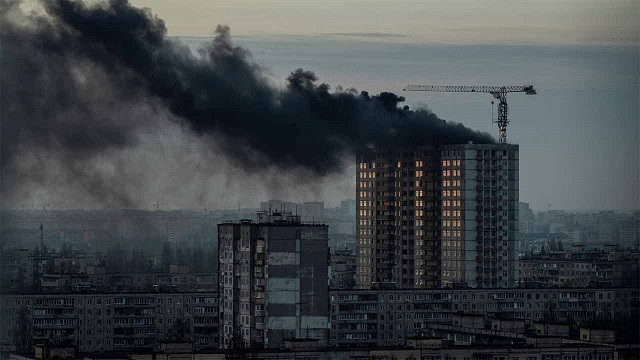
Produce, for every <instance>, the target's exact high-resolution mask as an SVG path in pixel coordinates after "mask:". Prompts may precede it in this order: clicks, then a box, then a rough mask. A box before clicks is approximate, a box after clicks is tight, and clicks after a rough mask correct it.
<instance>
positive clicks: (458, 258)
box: [440, 144, 519, 288]
mask: <svg viewBox="0 0 640 360" xmlns="http://www.w3.org/2000/svg"><path fill="white" fill-rule="evenodd" d="M440 157H441V213H440V215H441V216H440V224H441V235H442V237H441V262H442V277H441V279H442V281H441V283H442V285H443V286H445V287H451V286H457V285H460V286H468V287H474V288H480V287H482V288H496V287H513V286H516V285H517V281H518V251H519V245H518V229H519V216H518V199H519V196H518V145H510V144H466V145H450V146H443V147H442V148H441V150H440Z"/></svg>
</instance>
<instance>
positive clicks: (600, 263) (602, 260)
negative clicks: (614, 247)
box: [519, 251, 640, 288]
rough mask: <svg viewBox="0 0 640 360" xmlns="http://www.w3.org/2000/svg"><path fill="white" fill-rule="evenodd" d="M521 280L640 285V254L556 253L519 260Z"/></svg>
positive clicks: (537, 284) (541, 284)
mask: <svg viewBox="0 0 640 360" xmlns="http://www.w3.org/2000/svg"><path fill="white" fill-rule="evenodd" d="M519 263H520V280H521V282H522V284H523V285H524V286H526V287H534V288H541V287H602V288H611V287H632V288H637V287H638V286H640V273H639V271H640V256H639V255H638V254H635V255H632V254H629V255H627V254H623V253H619V252H616V253H610V254H602V253H598V254H593V252H585V253H584V254H582V253H580V252H568V251H566V252H555V253H548V254H545V255H537V256H527V257H523V258H521V259H520V260H519Z"/></svg>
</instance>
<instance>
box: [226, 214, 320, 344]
mask: <svg viewBox="0 0 640 360" xmlns="http://www.w3.org/2000/svg"><path fill="white" fill-rule="evenodd" d="M218 239H219V249H218V256H219V261H220V262H219V264H220V269H219V292H220V332H221V342H220V344H221V346H222V347H223V348H231V347H238V346H245V347H279V346H282V344H283V341H284V340H285V339H288V338H303V337H304V338H316V339H318V340H320V342H321V343H326V341H327V338H328V333H327V332H328V321H329V307H328V303H327V301H328V296H327V291H328V287H327V278H328V275H327V272H328V226H327V225H321V224H307V223H302V222H301V221H300V217H299V216H295V215H293V214H292V213H291V212H290V211H287V212H273V211H271V212H260V213H258V219H257V221H255V222H254V221H251V220H241V221H240V222H230V223H222V224H219V225H218Z"/></svg>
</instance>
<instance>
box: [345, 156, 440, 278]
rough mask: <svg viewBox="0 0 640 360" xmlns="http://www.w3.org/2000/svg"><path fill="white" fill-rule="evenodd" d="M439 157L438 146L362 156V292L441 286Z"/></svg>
mask: <svg viewBox="0 0 640 360" xmlns="http://www.w3.org/2000/svg"><path fill="white" fill-rule="evenodd" d="M439 155H440V154H439V151H438V150H437V149H436V148H435V147H432V146H424V147H419V148H411V149H408V148H404V149H385V150H378V151H366V152H362V153H359V154H358V160H359V161H358V170H357V184H356V189H357V194H356V201H357V203H356V207H357V210H356V214H357V218H358V220H357V223H356V236H357V243H356V249H357V258H358V262H357V274H356V286H357V287H358V288H370V287H372V286H382V285H384V286H395V287H402V288H426V287H435V286H437V285H439V282H440V272H439V270H440V266H439V265H440V264H439V257H440V248H439V245H440V244H439V238H440V233H439V229H438V220H437V219H438V217H439V193H438V186H439V183H438V182H439V177H440V161H439V157H440V156H439Z"/></svg>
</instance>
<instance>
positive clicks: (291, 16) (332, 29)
mask: <svg viewBox="0 0 640 360" xmlns="http://www.w3.org/2000/svg"><path fill="white" fill-rule="evenodd" d="M131 2H132V3H133V4H135V5H138V6H147V7H150V8H152V9H153V12H154V13H157V14H158V15H159V16H160V17H161V18H163V19H164V20H165V21H166V23H167V27H168V28H169V34H170V35H172V36H209V35H211V33H212V32H213V30H214V29H215V26H216V24H227V25H230V26H231V28H232V29H233V32H234V34H236V35H266V34H271V35H317V34H328V33H340V34H345V33H354V34H365V35H367V34H368V35H375V34H379V35H383V34H394V35H404V36H406V38H405V39H402V40H405V41H406V40H407V39H412V40H415V41H429V42H456V43H504V42H507V43H513V42H516V43H539V44H549V43H554V44H557V43H582V44H584V43H591V44H593V43H599V44H601V43H607V44H620V43H623V44H637V43H638V21H639V20H638V19H640V9H639V8H640V7H639V6H638V1H637V0H606V1H605V0H452V1H440V0H409V1H407V0H403V1H389V0H324V1H311V0H304V1H301V0H236V1H219V0H180V1H176V0H131Z"/></svg>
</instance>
